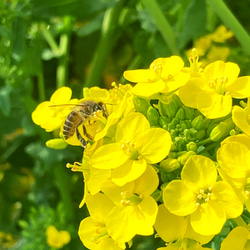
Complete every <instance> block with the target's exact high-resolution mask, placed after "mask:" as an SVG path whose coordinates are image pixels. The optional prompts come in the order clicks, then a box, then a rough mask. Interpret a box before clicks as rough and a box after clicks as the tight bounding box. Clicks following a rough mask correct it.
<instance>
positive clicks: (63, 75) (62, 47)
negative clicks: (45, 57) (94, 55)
mask: <svg viewBox="0 0 250 250" xmlns="http://www.w3.org/2000/svg"><path fill="white" fill-rule="evenodd" d="M71 26H72V19H71V17H69V16H66V17H64V29H65V32H64V33H63V34H61V37H60V43H59V51H60V57H59V58H58V66H57V70H56V76H57V77H56V79H57V82H56V85H57V88H60V87H63V86H65V85H66V82H67V79H68V63H69V60H68V57H69V45H70V36H71Z"/></svg>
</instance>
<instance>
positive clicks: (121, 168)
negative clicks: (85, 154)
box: [91, 112, 171, 186]
mask: <svg viewBox="0 0 250 250" xmlns="http://www.w3.org/2000/svg"><path fill="white" fill-rule="evenodd" d="M114 140H115V142H114V143H109V144H105V145H103V146H101V147H100V148H98V149H97V150H96V151H95V153H94V154H93V155H92V157H91V165H92V167H94V168H98V169H112V172H111V179H112V181H113V182H114V183H115V184H117V185H119V186H123V185H124V184H126V183H128V182H130V181H133V180H135V179H137V178H138V177H140V176H141V175H142V174H143V173H144V171H145V170H146V167H147V164H155V163H158V162H160V161H161V160H163V159H164V158H165V157H166V156H167V155H168V153H169V151H170V148H171V136H170V134H169V132H168V131H166V130H164V129H162V128H150V124H149V122H148V120H147V119H146V118H145V116H144V115H142V114H141V113H135V112H133V113H130V114H128V115H127V116H126V117H124V118H123V119H122V120H121V121H120V122H119V123H118V125H117V129H116V132H115V138H114Z"/></svg>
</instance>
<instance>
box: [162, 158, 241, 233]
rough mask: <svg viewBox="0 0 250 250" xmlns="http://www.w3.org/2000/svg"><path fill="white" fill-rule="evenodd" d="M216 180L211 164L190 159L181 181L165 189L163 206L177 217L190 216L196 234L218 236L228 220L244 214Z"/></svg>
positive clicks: (225, 185) (226, 187) (229, 190)
mask: <svg viewBox="0 0 250 250" xmlns="http://www.w3.org/2000/svg"><path fill="white" fill-rule="evenodd" d="M216 180H217V170H216V166H215V164H214V162H213V161H212V160H210V159H209V158H207V157H204V156H200V155H195V156H191V157H190V158H189V159H188V160H187V162H186V163H185V165H184V167H183V169H182V172H181V180H173V181H171V182H170V183H169V184H168V185H167V187H166V188H165V189H164V192H163V201H164V204H165V206H166V207H167V209H168V210H169V211H170V212H171V213H173V214H175V215H178V216H187V215H190V222H191V226H192V228H193V229H194V231H195V232H196V233H199V234H202V235H212V234H217V233H219V232H220V230H221V229H222V227H223V225H224V223H225V222H226V220H227V219H228V218H236V217H237V216H239V215H240V214H241V213H242V211H243V205H242V203H241V202H240V200H239V199H238V198H237V196H236V194H235V193H234V191H233V189H232V188H231V187H230V185H229V184H228V183H227V182H225V181H218V182H217V181H216Z"/></svg>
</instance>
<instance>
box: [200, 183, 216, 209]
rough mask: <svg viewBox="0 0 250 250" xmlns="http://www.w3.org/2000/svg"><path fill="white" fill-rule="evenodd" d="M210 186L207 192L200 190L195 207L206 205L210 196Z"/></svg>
mask: <svg viewBox="0 0 250 250" xmlns="http://www.w3.org/2000/svg"><path fill="white" fill-rule="evenodd" d="M212 189H213V188H212V186H209V187H208V189H207V190H204V189H200V192H199V194H198V195H197V201H196V205H197V206H199V205H201V204H202V203H207V202H209V200H210V199H211V196H212Z"/></svg>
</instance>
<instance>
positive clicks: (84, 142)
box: [76, 126, 86, 148]
mask: <svg viewBox="0 0 250 250" xmlns="http://www.w3.org/2000/svg"><path fill="white" fill-rule="evenodd" d="M83 129H84V130H86V129H85V127H84V126H83ZM76 136H77V139H78V140H79V141H80V142H81V144H82V147H83V148H86V141H85V139H84V138H83V137H82V136H81V134H80V132H79V130H78V127H76Z"/></svg>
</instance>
